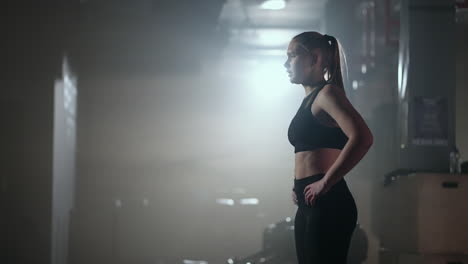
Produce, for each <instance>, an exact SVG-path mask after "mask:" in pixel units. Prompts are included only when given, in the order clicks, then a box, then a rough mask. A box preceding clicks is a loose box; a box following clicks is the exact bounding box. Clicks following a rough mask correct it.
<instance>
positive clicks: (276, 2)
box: [260, 0, 286, 10]
mask: <svg viewBox="0 0 468 264" xmlns="http://www.w3.org/2000/svg"><path fill="white" fill-rule="evenodd" d="M285 7H286V2H285V1H284V0H267V1H265V2H263V3H262V5H261V6H260V8H261V9H268V10H280V9H284V8H285Z"/></svg>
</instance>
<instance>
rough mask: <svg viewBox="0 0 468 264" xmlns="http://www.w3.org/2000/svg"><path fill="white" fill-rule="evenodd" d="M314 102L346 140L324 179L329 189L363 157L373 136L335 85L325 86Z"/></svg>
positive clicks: (326, 187) (325, 185) (326, 188)
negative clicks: (327, 115) (338, 127)
mask: <svg viewBox="0 0 468 264" xmlns="http://www.w3.org/2000/svg"><path fill="white" fill-rule="evenodd" d="M319 96H320V97H322V98H319ZM316 101H317V102H318V103H319V107H321V108H322V109H323V110H324V111H325V112H327V113H328V114H329V115H330V116H331V117H332V118H333V119H334V120H335V121H336V123H337V124H338V125H339V126H340V128H341V129H342V130H343V132H344V133H345V134H346V136H347V137H348V142H347V143H346V145H345V146H344V147H343V149H342V150H341V153H340V155H339V156H338V158H337V159H336V161H335V162H334V163H333V165H332V166H331V167H330V168H329V170H328V171H327V172H326V174H325V176H324V177H323V183H324V187H325V190H328V189H329V188H330V187H331V186H333V185H334V184H335V183H337V182H338V181H339V180H340V179H341V178H343V177H344V176H345V175H346V173H348V172H349V171H350V170H351V169H352V168H354V166H356V164H357V163H358V162H359V161H360V160H361V159H362V158H363V157H364V155H365V154H366V153H367V151H368V150H369V148H370V147H371V145H372V143H373V136H372V132H371V131H370V129H369V127H368V126H367V125H366V123H365V121H364V120H363V119H362V117H361V115H360V114H359V113H358V112H357V111H356V109H354V107H353V105H352V104H351V103H350V102H349V100H348V98H347V97H346V94H345V93H344V91H343V90H342V89H341V88H339V87H337V86H335V85H326V86H325V87H323V90H322V91H321V92H320V93H319V95H318V96H317V99H316Z"/></svg>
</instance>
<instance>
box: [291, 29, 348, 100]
mask: <svg viewBox="0 0 468 264" xmlns="http://www.w3.org/2000/svg"><path fill="white" fill-rule="evenodd" d="M292 40H293V41H295V42H296V43H298V44H299V45H301V46H302V47H303V48H304V49H306V50H307V51H312V50H313V49H316V48H319V49H320V50H321V51H322V54H323V55H322V58H323V61H322V67H323V71H324V75H325V76H326V77H325V78H326V80H327V81H328V82H329V83H332V84H335V85H337V86H339V87H340V88H342V89H343V91H344V86H343V76H342V73H341V58H340V57H341V56H343V60H344V66H345V67H346V56H345V54H344V52H343V48H342V46H341V44H340V42H339V41H338V40H337V39H336V38H335V37H332V36H329V35H322V34H320V33H318V32H315V31H307V32H303V33H301V34H299V35H297V36H295V37H294V38H293V39H292Z"/></svg>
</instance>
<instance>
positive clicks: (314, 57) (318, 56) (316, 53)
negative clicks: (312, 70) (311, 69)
mask: <svg viewBox="0 0 468 264" xmlns="http://www.w3.org/2000/svg"><path fill="white" fill-rule="evenodd" d="M310 58H311V64H312V66H315V65H316V64H317V63H318V65H320V64H321V61H322V53H321V52H320V49H313V50H312V51H311V52H310Z"/></svg>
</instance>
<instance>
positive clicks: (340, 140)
mask: <svg viewBox="0 0 468 264" xmlns="http://www.w3.org/2000/svg"><path fill="white" fill-rule="evenodd" d="M326 84H327V83H324V84H323V86H322V87H320V89H316V90H315V91H313V92H312V93H310V94H309V95H307V96H306V97H305V98H304V100H303V101H302V104H301V106H300V107H299V109H298V110H297V113H296V115H295V116H294V118H293V119H292V121H291V124H290V125H289V129H288V139H289V142H290V143H291V144H292V145H293V146H294V153H297V152H301V151H307V150H314V149H317V148H333V149H343V147H344V145H345V144H346V142H347V141H348V137H347V136H346V135H345V133H343V130H341V128H339V127H327V126H324V125H322V124H320V123H319V121H318V120H317V119H316V117H315V116H314V115H313V114H312V111H311V105H312V103H313V102H314V100H315V97H317V94H318V93H319V91H320V90H321V89H322V88H323V87H324V86H325V85H326ZM309 98H311V100H309ZM308 101H310V103H309V102H308Z"/></svg>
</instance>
